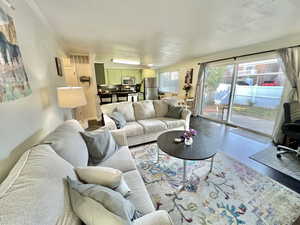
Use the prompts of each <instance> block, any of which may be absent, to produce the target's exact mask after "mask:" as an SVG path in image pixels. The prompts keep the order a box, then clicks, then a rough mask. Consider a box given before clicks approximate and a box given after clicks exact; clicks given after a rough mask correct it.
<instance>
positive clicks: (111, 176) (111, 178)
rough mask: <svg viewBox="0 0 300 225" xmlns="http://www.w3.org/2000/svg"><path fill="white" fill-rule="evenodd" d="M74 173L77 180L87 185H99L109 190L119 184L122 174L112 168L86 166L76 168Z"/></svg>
mask: <svg viewBox="0 0 300 225" xmlns="http://www.w3.org/2000/svg"><path fill="white" fill-rule="evenodd" d="M75 171H76V173H77V175H78V177H79V179H80V180H81V181H84V182H85V183H88V184H99V185H102V186H105V187H109V188H117V187H119V186H120V183H121V178H122V172H121V171H120V170H117V169H114V168H110V167H101V166H88V167H77V168H75Z"/></svg>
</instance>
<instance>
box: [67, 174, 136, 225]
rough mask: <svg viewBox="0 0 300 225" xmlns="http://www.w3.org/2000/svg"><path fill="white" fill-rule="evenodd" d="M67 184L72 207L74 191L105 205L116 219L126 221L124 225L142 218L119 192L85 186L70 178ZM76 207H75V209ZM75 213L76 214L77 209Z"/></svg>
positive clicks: (98, 186) (95, 185)
mask: <svg viewBox="0 0 300 225" xmlns="http://www.w3.org/2000/svg"><path fill="white" fill-rule="evenodd" d="M67 182H68V184H69V189H70V193H71V203H72V206H73V201H74V200H73V199H72V198H74V196H73V195H72V191H76V192H78V193H79V194H80V196H83V197H88V198H90V199H92V200H94V201H96V202H98V203H99V204H101V205H103V207H104V208H105V209H107V210H108V211H109V212H111V213H112V214H114V215H116V216H117V217H116V218H118V217H119V218H121V220H123V221H124V224H131V221H132V220H134V219H137V218H139V217H141V216H142V215H141V213H140V212H138V211H137V210H136V209H135V207H134V205H133V204H132V203H131V202H130V201H129V200H127V199H125V198H124V197H123V196H122V195H121V194H120V193H119V192H116V191H114V190H112V189H110V188H107V187H104V186H101V185H97V184H83V183H81V182H79V181H74V180H71V179H70V178H69V177H68V178H67ZM75 197H76V198H78V197H79V196H78V195H77V196H75ZM75 202H76V199H75ZM76 206H77V205H76V204H75V207H76ZM75 207H74V206H73V208H75ZM74 211H75V212H76V210H75V209H74ZM78 216H80V215H78ZM116 218H115V219H116ZM116 220H117V219H116ZM84 222H85V221H84ZM99 224H100V223H99ZM101 224H102V223H101ZM103 224H105V223H103Z"/></svg>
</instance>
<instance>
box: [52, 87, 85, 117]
mask: <svg viewBox="0 0 300 225" xmlns="http://www.w3.org/2000/svg"><path fill="white" fill-rule="evenodd" d="M57 99H58V105H59V106H60V107H61V108H67V109H72V118H73V119H75V110H74V109H75V108H77V107H80V106H84V105H86V104H87V102H86V98H85V94H84V91H83V88H82V87H59V88H57Z"/></svg>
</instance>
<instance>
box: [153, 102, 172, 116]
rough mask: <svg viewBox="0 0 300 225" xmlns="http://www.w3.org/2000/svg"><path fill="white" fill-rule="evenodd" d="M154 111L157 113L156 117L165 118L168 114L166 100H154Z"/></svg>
mask: <svg viewBox="0 0 300 225" xmlns="http://www.w3.org/2000/svg"><path fill="white" fill-rule="evenodd" d="M153 105H154V109H155V112H156V117H164V116H166V114H167V112H168V103H167V101H164V100H154V101H153Z"/></svg>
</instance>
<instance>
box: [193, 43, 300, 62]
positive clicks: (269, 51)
mask: <svg viewBox="0 0 300 225" xmlns="http://www.w3.org/2000/svg"><path fill="white" fill-rule="evenodd" d="M296 47H300V45H294V46H290V47H287V48H296ZM279 49H282V48H277V49H273V50H268V51H262V52H255V53H249V54H244V55H239V56H232V57H227V58H221V59H215V60H210V61H206V62H201V63H214V62H220V61H224V60H228V59H234V60H236V58H241V57H247V56H252V55H259V54H264V53H271V52H275V51H277V50H279ZM201 63H198V65H200V64H201Z"/></svg>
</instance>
